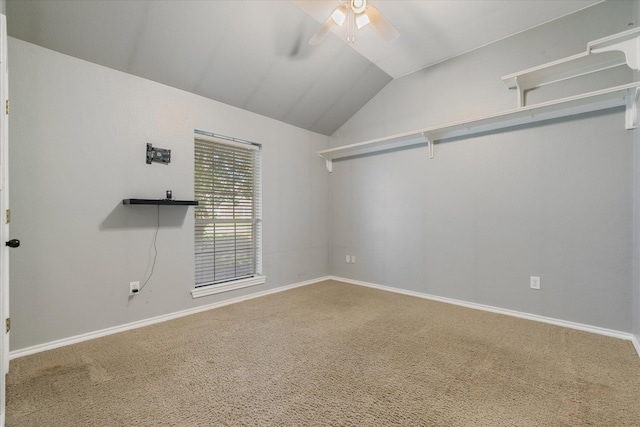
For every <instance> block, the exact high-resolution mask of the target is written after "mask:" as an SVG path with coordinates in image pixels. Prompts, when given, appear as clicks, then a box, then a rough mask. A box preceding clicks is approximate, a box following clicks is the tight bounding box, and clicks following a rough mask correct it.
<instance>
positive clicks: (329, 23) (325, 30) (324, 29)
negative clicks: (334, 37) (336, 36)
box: [309, 16, 336, 46]
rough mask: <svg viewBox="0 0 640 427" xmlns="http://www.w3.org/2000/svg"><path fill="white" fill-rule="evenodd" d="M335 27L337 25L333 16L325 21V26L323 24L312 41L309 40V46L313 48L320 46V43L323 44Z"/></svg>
mask: <svg viewBox="0 0 640 427" xmlns="http://www.w3.org/2000/svg"><path fill="white" fill-rule="evenodd" d="M334 25H336V23H335V22H334V21H333V19H332V18H331V16H329V17H328V18H327V20H326V21H324V24H322V26H321V27H320V29H319V30H318V31H316V33H315V34H314V35H313V37H311V40H309V44H310V45H311V46H317V45H319V44H320V42H322V40H324V38H325V37H327V34H329V33H330V32H331V29H332V28H333V26H334Z"/></svg>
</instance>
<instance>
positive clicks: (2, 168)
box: [0, 14, 19, 426]
mask: <svg viewBox="0 0 640 427" xmlns="http://www.w3.org/2000/svg"><path fill="white" fill-rule="evenodd" d="M8 88H9V81H8V65H7V18H6V16H5V15H2V14H0V335H1V336H2V339H0V358H1V359H0V362H1V363H0V426H4V419H5V388H6V375H7V372H9V330H8V329H9V328H8V326H9V323H8V322H9V321H8V319H9V249H10V247H9V246H8V244H11V245H12V246H14V247H15V246H17V245H19V242H18V241H17V240H14V241H11V242H8V241H9V239H10V237H9V222H10V211H9V167H8V166H9V161H8V160H9V157H8V155H9V143H8V142H9V141H8V138H9V133H8V128H7V125H8V123H9V119H8V116H7V115H8V114H9V103H8V99H9V98H8V92H9V91H8Z"/></svg>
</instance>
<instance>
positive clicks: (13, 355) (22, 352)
mask: <svg viewBox="0 0 640 427" xmlns="http://www.w3.org/2000/svg"><path fill="white" fill-rule="evenodd" d="M325 280H329V276H326V277H320V278H318V279H312V280H307V281H304V282H299V283H294V284H292V285H285V286H281V287H278V288H275V289H269V290H266V291H262V292H255V293H252V294H249V295H244V296H241V297H237V298H231V299H228V300H224V301H220V302H216V303H213V304H207V305H203V306H200V307H194V308H190V309H187V310H182V311H177V312H174V313H169V314H163V315H161V316H156V317H152V318H149V319H144V320H139V321H137V322H131V323H126V324H124V325H119V326H114V327H111V328H106V329H101V330H98V331H93V332H88V333H86V334H81V335H76V336H73V337H69V338H63V339H60V340H56V341H51V342H48V343H44V344H38V345H35V346H32V347H27V348H23V349H19V350H14V351H11V352H9V360H13V359H17V358H19V357H23V356H28V355H30V354H35V353H40V352H41V351H47V350H53V349H54V348H59V347H64V346H67V345H71V344H76V343H79V342H83V341H88V340H92V339H95V338H100V337H104V336H107V335H111V334H117V333H119V332H124V331H128V330H131V329H137V328H142V327H144V326H149V325H153V324H156V323H161V322H166V321H167V320H172V319H177V318H179V317H184V316H189V315H190V314H196V313H200V312H203V311H208V310H213V309H215V308H219V307H224V306H226V305H231V304H236V303H239V302H242V301H247V300H250V299H254V298H260V297H264V296H267V295H271V294H275V293H278V292H283V291H288V290H289V289H294V288H299V287H301V286H307V285H311V284H314V283H318V282H322V281H325Z"/></svg>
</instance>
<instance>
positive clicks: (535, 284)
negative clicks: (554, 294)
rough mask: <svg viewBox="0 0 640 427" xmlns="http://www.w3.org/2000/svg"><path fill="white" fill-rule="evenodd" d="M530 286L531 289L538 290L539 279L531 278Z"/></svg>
mask: <svg viewBox="0 0 640 427" xmlns="http://www.w3.org/2000/svg"><path fill="white" fill-rule="evenodd" d="M530 285H531V289H540V277H538V276H531V280H530Z"/></svg>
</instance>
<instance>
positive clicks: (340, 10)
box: [309, 0, 400, 46]
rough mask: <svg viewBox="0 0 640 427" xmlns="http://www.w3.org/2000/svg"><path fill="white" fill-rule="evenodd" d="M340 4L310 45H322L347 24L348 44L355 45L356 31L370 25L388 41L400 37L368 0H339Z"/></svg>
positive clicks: (312, 38)
mask: <svg viewBox="0 0 640 427" xmlns="http://www.w3.org/2000/svg"><path fill="white" fill-rule="evenodd" d="M338 3H339V6H338V7H336V8H335V9H334V10H333V12H331V15H329V17H328V18H327V20H326V21H324V24H322V26H321V27H320V29H319V30H318V31H317V32H316V33H315V34H314V35H313V37H311V40H309V44H310V45H312V46H315V45H318V44H320V42H322V40H323V39H324V38H325V37H326V36H327V34H329V33H330V32H331V30H332V29H333V28H334V27H336V26H338V27H342V26H343V25H344V24H345V22H346V24H347V37H346V41H347V43H355V42H356V36H355V32H356V30H359V29H361V28H364V27H365V26H367V25H369V24H371V27H372V28H373V29H374V30H376V31H377V32H378V33H379V34H380V35H381V36H382V37H383V38H385V39H387V40H395V39H396V38H398V36H399V35H400V33H398V31H397V30H396V29H395V28H393V25H391V23H389V21H387V19H386V18H385V17H384V16H382V14H381V13H380V12H379V11H378V9H376V8H375V7H373V6H372V5H371V4H369V3H368V2H367V0H338Z"/></svg>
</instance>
